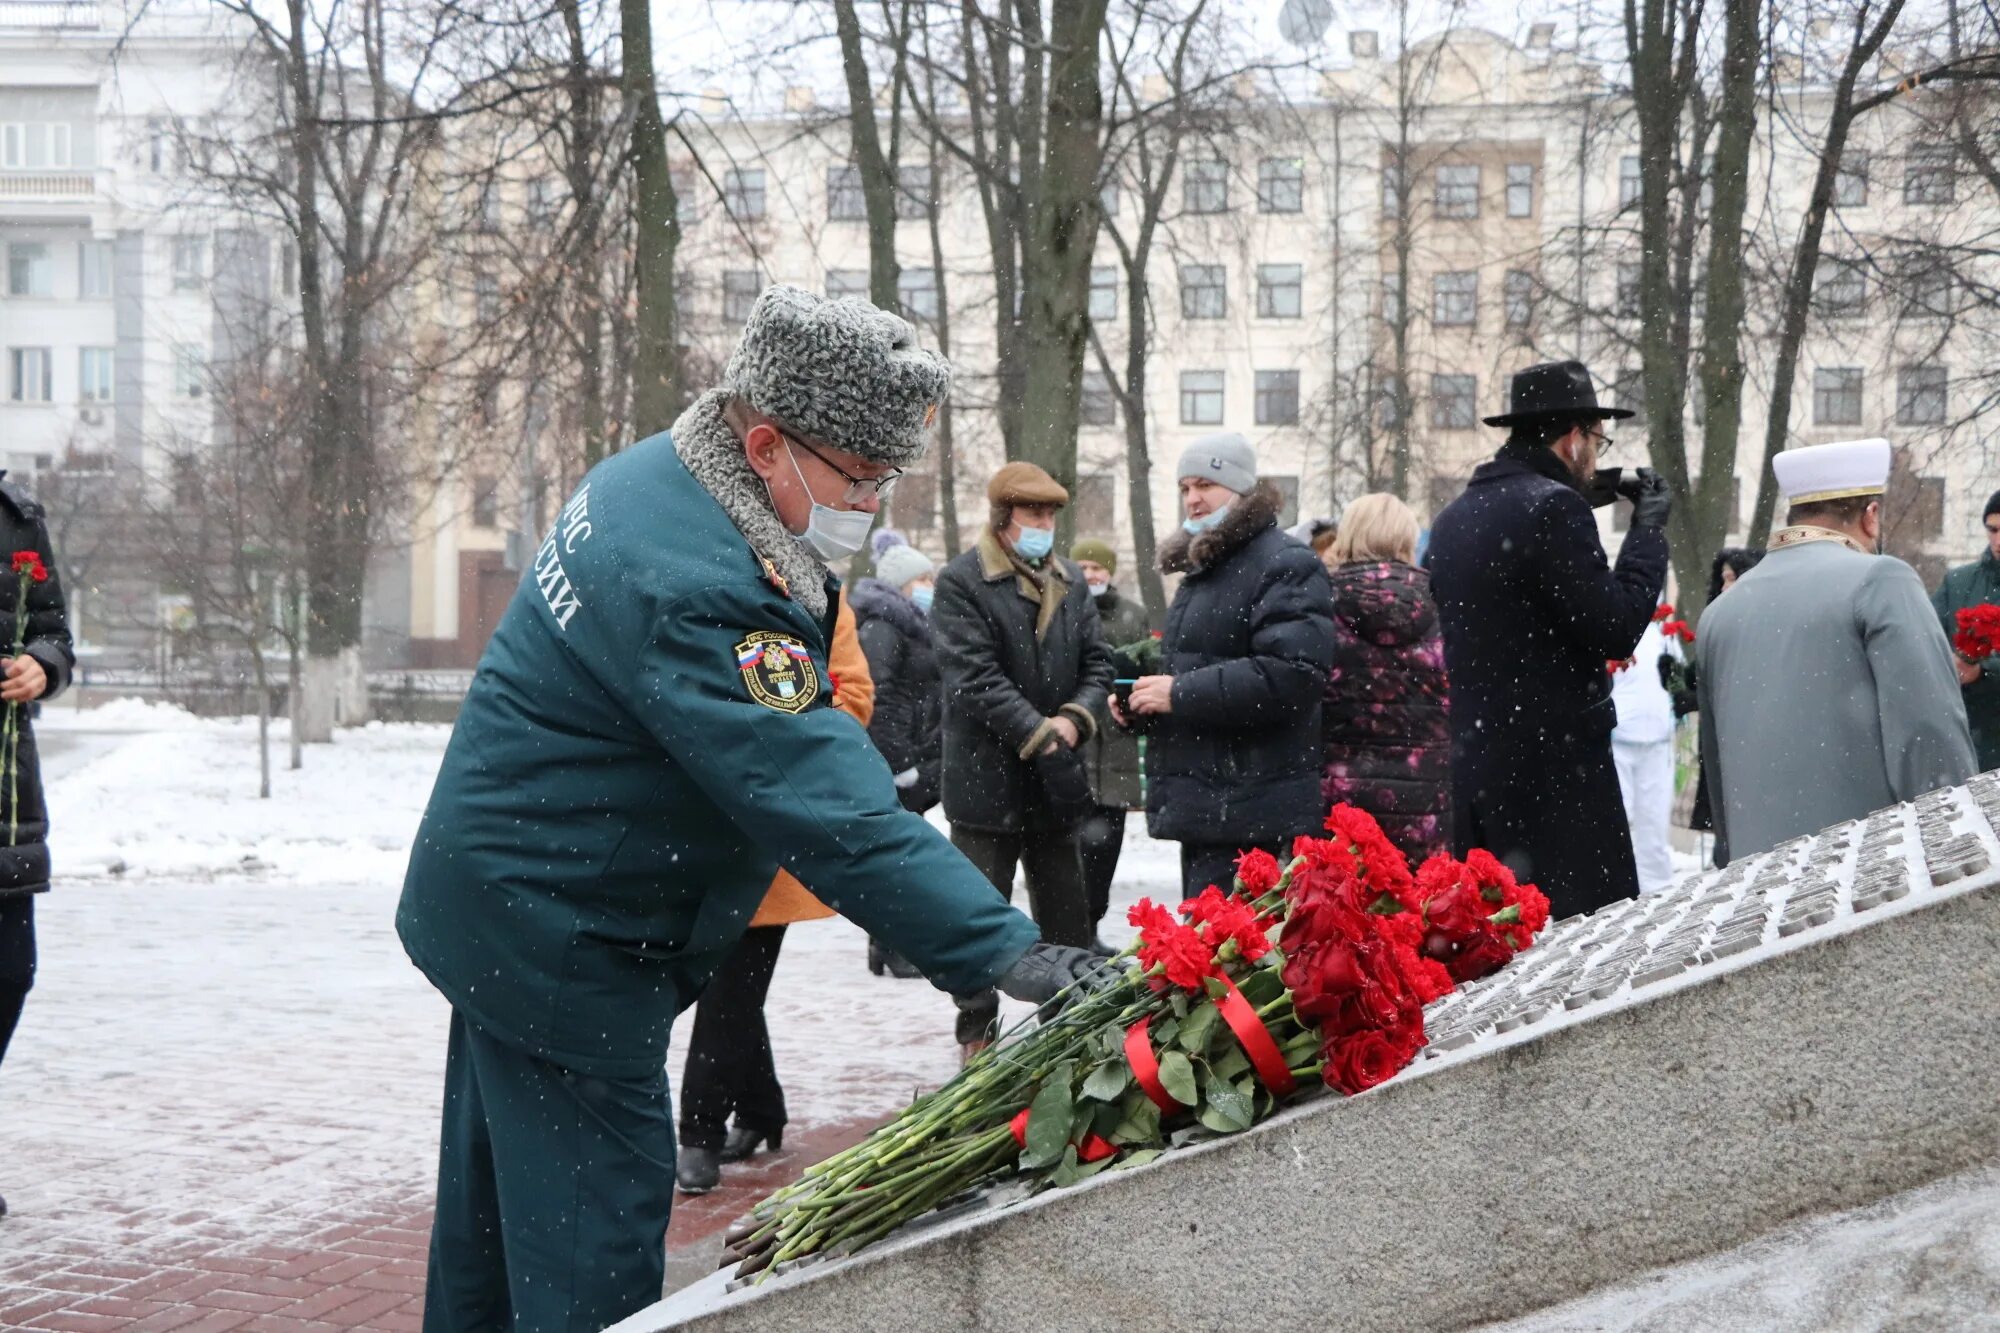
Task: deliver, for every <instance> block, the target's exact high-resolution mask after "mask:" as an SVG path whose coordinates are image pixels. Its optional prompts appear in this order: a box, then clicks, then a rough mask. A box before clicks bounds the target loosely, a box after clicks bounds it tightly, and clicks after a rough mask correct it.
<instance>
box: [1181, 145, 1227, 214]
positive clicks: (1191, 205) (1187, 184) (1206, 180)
mask: <svg viewBox="0 0 2000 1333" xmlns="http://www.w3.org/2000/svg"><path fill="white" fill-rule="evenodd" d="M1181 207H1182V208H1183V209H1185V210H1186V211H1188V212H1190V213H1226V212H1228V211H1229V164H1228V163H1227V162H1224V161H1221V160H1220V159H1217V158H1209V159H1207V160H1205V161H1200V162H1190V163H1188V164H1187V166H1186V167H1185V168H1184V169H1183V171H1182V175H1181Z"/></svg>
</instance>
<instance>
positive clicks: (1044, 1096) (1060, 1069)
mask: <svg viewBox="0 0 2000 1333" xmlns="http://www.w3.org/2000/svg"><path fill="white" fill-rule="evenodd" d="M1068 1070H1069V1067H1068V1065H1067V1064H1063V1065H1058V1066H1057V1067H1056V1071H1055V1073H1054V1074H1052V1075H1050V1077H1049V1081H1048V1082H1047V1083H1045V1084H1043V1085H1042V1090H1041V1091H1040V1092H1038V1093H1036V1094H1035V1100H1034V1101H1033V1102H1031V1103H1029V1105H1028V1142H1027V1151H1026V1152H1024V1153H1022V1154H1021V1168H1022V1169H1023V1170H1026V1171H1032V1170H1034V1169H1035V1168H1037V1167H1043V1166H1049V1165H1052V1164H1053V1163H1055V1162H1056V1161H1057V1160H1058V1159H1059V1158H1061V1157H1062V1155H1063V1149H1064V1148H1066V1147H1068V1146H1069V1132H1070V1129H1071V1127H1072V1126H1073V1124H1074V1122H1075V1118H1076V1108H1075V1106H1074V1105H1073V1104H1072V1103H1071V1102H1070V1099H1069V1078H1068Z"/></svg>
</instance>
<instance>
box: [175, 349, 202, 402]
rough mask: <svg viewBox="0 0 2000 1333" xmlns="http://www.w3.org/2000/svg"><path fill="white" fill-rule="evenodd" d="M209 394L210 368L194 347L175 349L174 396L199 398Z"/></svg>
mask: <svg viewBox="0 0 2000 1333" xmlns="http://www.w3.org/2000/svg"><path fill="white" fill-rule="evenodd" d="M207 392H208V366H207V364H206V363H205V362H204V361H203V359H202V355H201V353H200V352H199V351H198V350H196V349H195V348H192V347H187V346H181V347H176V348H174V396H175V397H176V398H199V397H201V396H202V395H203V394H205V393H207Z"/></svg>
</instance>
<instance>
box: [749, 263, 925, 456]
mask: <svg viewBox="0 0 2000 1333" xmlns="http://www.w3.org/2000/svg"><path fill="white" fill-rule="evenodd" d="M720 387H721V388H722V390H723V391H724V392H725V393H728V394H730V395H731V396H733V397H736V398H741V399H743V400H744V401H745V402H747V403H748V404H749V405H750V406H751V407H753V408H755V409H757V411H759V412H762V413H763V414H764V415H766V416H769V417H775V418H776V419H777V420H779V421H781V422H783V423H784V424H785V425H786V426H789V427H791V428H792V429H793V430H795V431H797V432H798V433H799V434H801V435H805V436H809V437H811V438H812V439H815V440H820V441H824V442H825V443H827V444H830V445H832V446H833V447H834V448H836V449H844V450H846V451H847V452H848V453H851V454H858V455H859V456H861V457H862V458H866V459H870V460H872V461H874V462H877V463H887V464H889V465H890V466H892V467H906V466H908V465H909V464H911V463H915V462H916V461H918V460H919V459H921V458H922V457H923V456H924V450H925V449H926V448H928V447H929V445H930V427H931V424H932V423H933V422H935V421H936V420H937V414H938V409H939V408H940V407H941V406H943V404H944V397H945V394H946V392H947V391H949V389H950V388H951V363H950V362H949V361H946V360H945V359H944V358H943V357H941V356H939V355H937V353H935V352H927V351H925V350H924V349H923V348H921V347H919V346H917V336H916V331H915V330H914V329H912V328H911V327H910V326H909V324H908V323H906V322H905V321H904V320H902V319H901V318H899V317H898V316H896V315H891V314H889V313H888V312H886V311H883V310H878V309H876V308H875V307H874V306H872V305H870V304H868V303H867V302H866V301H862V300H858V299H855V298H853V297H845V298H842V299H841V300H838V301H829V300H827V299H826V298H825V297H822V296H815V295H814V294H813V293H811V292H809V291H807V290H805V289H804V288H803V287H789V286H785V285H782V284H779V285H775V286H771V287H766V288H765V289H764V293H763V295H761V296H759V297H758V298H757V304H756V305H755V306H753V307H752V308H751V310H750V319H749V321H748V322H747V323H746V324H745V325H744V326H743V338H742V341H740V342H738V343H737V344H736V350H735V351H734V352H732V353H730V356H729V365H728V367H727V368H726V369H724V371H723V372H722V384H721V386H720Z"/></svg>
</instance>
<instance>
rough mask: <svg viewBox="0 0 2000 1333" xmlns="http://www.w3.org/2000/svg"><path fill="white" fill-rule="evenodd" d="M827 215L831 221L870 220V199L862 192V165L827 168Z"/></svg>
mask: <svg viewBox="0 0 2000 1333" xmlns="http://www.w3.org/2000/svg"><path fill="white" fill-rule="evenodd" d="M826 216H827V220H828V221H829V222H866V221H867V220H868V199H867V196H865V195H864V194H862V192H861V168H860V167H828V168H827V169H826Z"/></svg>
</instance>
